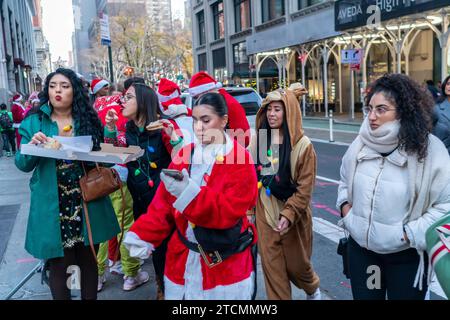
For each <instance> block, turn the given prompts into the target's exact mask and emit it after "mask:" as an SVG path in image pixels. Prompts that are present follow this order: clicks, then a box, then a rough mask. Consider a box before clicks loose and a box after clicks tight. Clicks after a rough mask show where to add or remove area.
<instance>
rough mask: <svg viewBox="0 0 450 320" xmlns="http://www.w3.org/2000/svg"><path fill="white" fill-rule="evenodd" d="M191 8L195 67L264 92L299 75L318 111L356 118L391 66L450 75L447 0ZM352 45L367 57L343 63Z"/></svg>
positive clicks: (287, 0)
mask: <svg viewBox="0 0 450 320" xmlns="http://www.w3.org/2000/svg"><path fill="white" fill-rule="evenodd" d="M192 6H193V8H192V14H191V18H192V30H193V50H194V61H195V70H196V71H199V70H205V71H208V72H209V73H210V74H212V75H214V76H215V77H216V78H217V79H218V80H219V81H223V82H225V83H234V84H245V85H249V86H250V85H251V86H253V87H255V89H258V90H259V91H260V92H261V93H265V92H267V91H269V90H273V89H275V88H278V87H285V86H287V85H288V84H289V83H292V82H294V81H301V82H303V83H304V84H305V85H306V87H307V88H308V90H309V96H308V97H307V98H306V97H305V99H304V103H303V105H304V106H305V108H306V106H307V105H312V108H313V109H314V111H316V112H324V111H326V114H328V110H329V109H334V110H335V111H338V112H348V113H349V115H350V116H351V117H354V111H355V109H356V110H358V109H359V108H360V107H361V106H362V101H363V98H364V93H365V89H366V87H367V84H368V83H370V82H371V81H373V80H375V79H376V78H378V77H379V76H380V75H382V74H384V73H386V72H403V73H406V74H409V75H410V76H411V77H413V78H414V79H416V80H417V81H419V82H423V81H425V80H430V79H434V80H435V81H436V82H437V81H438V80H441V79H442V78H443V76H444V75H446V74H447V73H448V61H447V60H448V59H447V56H448V45H449V34H450V32H449V31H448V25H449V12H450V4H449V1H448V0H421V1H420V2H419V1H414V0H404V1H403V0H401V1H400V0H395V1H385V0H369V1H362V0H345V1H344V0H338V1H334V0H216V1H206V0H193V3H192ZM370 10H373V13H372V14H370V12H371V11H370ZM368 12H369V13H368ZM374 17H375V18H374ZM378 17H379V18H378ZM378 20H379V21H378ZM346 49H347V50H360V51H361V52H362V53H363V54H362V55H361V61H360V62H359V63H358V64H353V65H350V64H345V63H342V62H343V60H342V57H341V54H342V52H343V50H346ZM307 100H308V101H307ZM304 110H305V109H304Z"/></svg>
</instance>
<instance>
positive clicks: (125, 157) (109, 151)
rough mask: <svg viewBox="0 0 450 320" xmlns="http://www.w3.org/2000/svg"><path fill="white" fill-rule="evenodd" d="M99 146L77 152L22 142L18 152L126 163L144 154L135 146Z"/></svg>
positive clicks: (64, 158)
mask: <svg viewBox="0 0 450 320" xmlns="http://www.w3.org/2000/svg"><path fill="white" fill-rule="evenodd" d="M100 146H101V150H100V151H91V152H77V151H72V150H55V149H44V148H42V147H39V146H37V145H32V144H23V145H21V146H20V153H21V154H23V155H30V156H37V157H43V158H53V159H62V160H72V161H92V162H100V163H112V164H126V163H129V162H132V161H136V160H137V159H139V158H140V157H142V156H143V155H144V150H143V149H141V148H140V147H137V146H131V147H128V148H119V147H114V146H113V145H112V144H106V143H102V144H101V145H100Z"/></svg>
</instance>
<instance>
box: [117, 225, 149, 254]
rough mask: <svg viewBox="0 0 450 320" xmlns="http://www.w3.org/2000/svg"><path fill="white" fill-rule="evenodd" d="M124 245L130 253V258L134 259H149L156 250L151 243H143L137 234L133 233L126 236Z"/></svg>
mask: <svg viewBox="0 0 450 320" xmlns="http://www.w3.org/2000/svg"><path fill="white" fill-rule="evenodd" d="M122 243H123V244H124V246H125V247H126V248H127V249H128V251H129V252H130V257H133V258H139V259H148V258H149V257H150V255H151V254H152V252H153V251H154V250H155V247H154V246H153V245H152V244H151V243H148V242H145V241H143V240H142V239H141V238H139V236H138V235H137V234H136V233H134V232H131V231H129V232H127V233H126V234H125V237H124V239H123V242H122Z"/></svg>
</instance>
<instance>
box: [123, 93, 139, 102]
mask: <svg viewBox="0 0 450 320" xmlns="http://www.w3.org/2000/svg"><path fill="white" fill-rule="evenodd" d="M134 98H136V97H135V96H132V95H131V94H130V95H128V94H127V95H125V96H122V97H120V101H121V102H122V103H126V102H128V101H130V100H131V99H134Z"/></svg>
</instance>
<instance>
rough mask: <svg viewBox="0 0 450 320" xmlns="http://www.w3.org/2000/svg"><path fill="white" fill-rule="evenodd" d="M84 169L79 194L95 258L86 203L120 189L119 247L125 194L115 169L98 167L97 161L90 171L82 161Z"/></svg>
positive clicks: (117, 253) (121, 238) (94, 253)
mask: <svg viewBox="0 0 450 320" xmlns="http://www.w3.org/2000/svg"><path fill="white" fill-rule="evenodd" d="M81 164H82V167H83V171H84V176H83V177H82V178H81V179H80V188H81V194H82V197H83V209H84V210H83V211H84V217H85V219H86V227H87V232H88V237H89V245H90V247H91V251H92V254H93V255H94V257H95V259H97V254H96V252H95V248H94V242H93V240H92V229H91V223H90V220H89V212H88V208H87V203H88V202H90V201H93V200H97V199H99V198H102V197H106V196H109V195H110V194H111V193H113V192H116V191H117V190H120V192H121V196H122V219H121V220H122V221H121V226H120V229H121V231H122V234H121V237H120V240H119V247H120V244H121V243H122V240H123V234H124V232H123V228H124V218H125V195H124V193H123V189H122V181H121V180H120V176H119V174H118V173H117V171H116V170H115V169H111V168H104V167H100V166H99V165H98V163H96V164H95V168H93V169H91V170H90V171H86V167H85V165H84V162H82V163H81ZM118 255H119V250H117V252H116V256H115V259H114V263H115V262H116V260H117V257H118Z"/></svg>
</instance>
